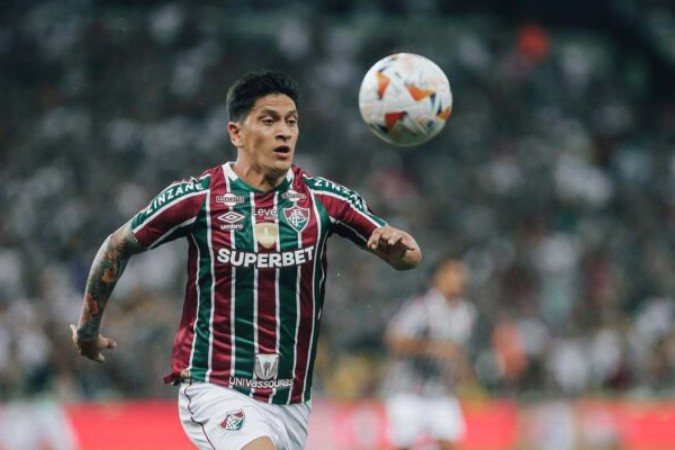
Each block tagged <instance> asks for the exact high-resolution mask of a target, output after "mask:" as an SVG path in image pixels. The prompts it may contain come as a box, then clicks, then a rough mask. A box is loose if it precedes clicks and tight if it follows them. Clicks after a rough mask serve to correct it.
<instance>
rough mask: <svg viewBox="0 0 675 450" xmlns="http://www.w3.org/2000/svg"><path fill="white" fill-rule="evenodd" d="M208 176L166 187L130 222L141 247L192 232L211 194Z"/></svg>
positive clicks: (157, 243) (159, 243) (155, 244)
mask: <svg viewBox="0 0 675 450" xmlns="http://www.w3.org/2000/svg"><path fill="white" fill-rule="evenodd" d="M209 181H210V179H209V177H202V178H187V179H184V180H179V181H176V182H174V183H172V184H170V185H169V186H167V187H166V188H165V189H164V190H163V191H162V192H160V193H159V194H158V195H157V196H156V197H155V198H153V199H152V200H151V201H150V203H149V204H148V206H147V207H146V208H145V209H143V210H141V211H140V212H139V213H138V214H136V215H135V216H134V217H133V218H132V219H131V230H132V232H133V233H134V235H135V236H136V239H138V242H140V243H141V244H142V245H144V246H146V247H148V248H153V247H157V246H159V245H161V244H163V243H165V242H169V241H172V240H174V239H176V238H178V237H181V236H185V235H187V234H188V233H189V232H190V229H191V227H192V225H193V224H194V223H195V221H196V220H197V217H198V215H199V212H200V210H201V209H202V207H203V205H204V202H205V199H206V197H207V194H208V188H209Z"/></svg>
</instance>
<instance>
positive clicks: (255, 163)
mask: <svg viewBox="0 0 675 450" xmlns="http://www.w3.org/2000/svg"><path fill="white" fill-rule="evenodd" d="M298 95H299V94H298V87H297V85H296V83H295V82H294V81H293V80H292V79H290V78H289V77H288V76H286V75H284V74H282V73H278V72H256V73H251V74H247V75H244V76H243V77H241V78H240V79H239V80H237V81H236V82H235V83H234V84H233V85H232V86H231V87H230V89H229V90H228V94H227V108H228V113H229V116H230V122H229V123H228V124H227V131H228V134H229V137H230V140H231V142H232V144H233V145H234V146H235V147H236V149H237V158H236V161H234V162H226V163H224V164H222V165H218V166H216V167H213V168H211V169H208V170H206V171H205V172H203V173H202V174H201V175H199V176H197V177H190V178H186V179H182V180H179V181H175V182H173V183H171V184H170V185H169V186H168V187H167V188H166V189H164V190H163V191H162V192H161V193H160V194H159V195H158V196H157V197H155V198H154V199H153V200H152V201H151V202H150V204H149V205H148V206H147V207H146V208H145V209H143V210H142V211H140V212H139V213H138V214H137V215H136V216H134V217H133V218H132V219H131V220H130V221H129V222H127V223H126V224H124V225H123V226H122V227H121V228H119V229H118V230H117V231H115V232H114V233H112V234H111V235H110V236H109V237H108V238H107V239H106V240H105V241H104V243H103V244H102V246H101V248H100V250H99V251H98V253H97V255H96V257H95V258H94V261H93V263H92V268H91V271H90V274H89V278H88V280H87V285H86V290H85V294H84V303H83V306H82V314H81V317H80V320H79V324H78V325H77V326H74V325H71V329H72V332H73V342H74V344H75V346H76V347H77V349H78V350H79V352H80V353H81V354H82V355H83V356H85V357H87V358H89V359H92V360H94V361H98V362H103V361H104V356H103V353H102V352H103V351H104V350H106V349H112V348H115V347H116V345H117V344H116V342H115V341H113V340H112V339H110V338H107V337H105V336H103V335H101V334H100V325H101V317H102V314H103V311H104V309H105V306H106V303H107V301H108V298H109V297H110V294H111V292H112V290H113V288H114V287H115V283H116V282H117V281H118V280H119V278H120V276H121V275H122V272H123V270H124V267H125V265H126V263H127V261H128V259H129V258H130V257H131V256H132V255H134V254H136V253H139V252H142V251H144V250H148V249H152V248H155V247H157V246H159V245H161V244H164V243H166V242H169V241H171V240H174V239H177V238H180V237H184V238H186V239H187V241H188V244H189V249H188V267H187V271H188V280H187V285H186V288H185V300H184V305H183V314H182V319H181V322H180V326H179V330H178V332H177V334H176V337H175V339H174V345H173V354H172V368H171V373H170V374H169V375H168V376H167V377H166V378H165V381H166V382H168V383H174V384H180V390H179V411H180V417H181V422H182V424H183V427H184V430H185V432H186V434H187V435H188V437H189V438H190V439H191V440H192V442H193V443H194V444H196V445H197V446H198V447H199V448H202V449H218V450H220V449H223V450H240V449H245V450H286V449H288V450H299V449H302V448H303V447H304V445H305V441H306V437H307V424H308V416H309V412H310V406H311V402H310V399H311V388H312V372H313V365H314V359H315V355H316V350H317V337H318V333H319V324H320V321H321V313H322V310H323V299H324V287H325V281H326V241H327V239H328V238H329V237H330V236H331V235H333V234H338V235H340V236H342V237H346V238H348V239H350V240H351V241H353V242H354V243H356V244H357V245H358V246H360V247H363V248H365V249H367V250H369V251H370V252H372V253H374V254H376V255H377V256H379V257H381V258H382V259H384V260H385V261H386V262H387V263H389V264H390V265H391V266H393V267H394V268H395V269H399V270H405V269H411V268H414V267H415V266H417V264H418V263H419V261H420V260H421V257H422V254H421V252H420V249H419V246H418V245H417V243H416V242H415V240H414V239H413V238H412V236H410V234H408V233H406V232H404V231H402V230H399V229H396V228H394V227H391V226H388V225H387V224H386V222H385V221H384V220H383V219H381V218H379V217H377V216H376V215H374V214H373V213H372V212H371V211H370V209H369V208H368V206H367V205H366V203H365V201H364V200H363V199H362V198H361V197H360V196H359V195H358V194H357V193H355V192H354V191H352V190H350V189H348V188H346V187H344V186H342V185H340V184H338V183H335V182H332V181H329V180H327V179H325V178H321V177H313V176H311V175H309V174H307V173H306V172H304V171H303V170H302V169H300V168H299V167H297V166H295V165H293V157H294V154H295V147H296V143H297V140H298V135H299V128H298V124H299V122H298V118H299V113H298V108H297V104H298Z"/></svg>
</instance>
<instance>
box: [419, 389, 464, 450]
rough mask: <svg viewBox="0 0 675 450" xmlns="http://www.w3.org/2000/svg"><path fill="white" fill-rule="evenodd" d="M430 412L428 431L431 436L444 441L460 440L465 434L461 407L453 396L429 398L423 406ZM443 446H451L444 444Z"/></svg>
mask: <svg viewBox="0 0 675 450" xmlns="http://www.w3.org/2000/svg"><path fill="white" fill-rule="evenodd" d="M425 409H427V411H428V412H429V413H430V414H428V416H427V417H428V419H429V422H428V423H429V425H428V429H429V433H430V434H431V435H432V437H433V438H434V439H435V440H437V441H441V442H444V443H452V442H457V441H459V440H461V439H462V438H463V437H464V435H465V434H466V424H465V422H464V414H463V413H462V408H461V406H460V404H459V401H457V399H456V398H454V397H438V398H434V399H430V400H429V402H428V406H427V407H426V408H425ZM444 448H452V446H448V445H445V446H444Z"/></svg>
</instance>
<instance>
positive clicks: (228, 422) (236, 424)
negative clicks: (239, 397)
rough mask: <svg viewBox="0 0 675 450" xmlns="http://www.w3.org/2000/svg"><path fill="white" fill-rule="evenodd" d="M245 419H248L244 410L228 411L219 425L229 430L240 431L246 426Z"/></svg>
mask: <svg viewBox="0 0 675 450" xmlns="http://www.w3.org/2000/svg"><path fill="white" fill-rule="evenodd" d="M244 420H246V415H245V414H244V411H243V410H241V409H237V410H235V411H228V412H227V414H226V415H225V418H224V419H223V421H222V422H220V423H219V424H218V426H219V427H220V428H222V429H223V430H227V431H239V430H241V428H242V427H243V426H244Z"/></svg>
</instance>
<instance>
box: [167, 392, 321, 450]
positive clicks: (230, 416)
mask: <svg viewBox="0 0 675 450" xmlns="http://www.w3.org/2000/svg"><path fill="white" fill-rule="evenodd" d="M178 409H179V413H180V420H181V423H182V425H183V429H184V430H185V433H186V434H187V436H188V437H189V438H190V440H191V441H192V442H193V443H194V444H195V445H196V446H197V447H198V448H200V449H207V450H240V449H241V448H242V447H244V446H245V445H246V444H248V443H250V442H251V441H254V440H255V439H258V438H260V437H264V436H267V437H269V438H270V439H271V440H272V442H274V445H276V447H277V449H278V450H302V449H304V448H305V441H306V440H307V424H308V422H309V412H310V409H311V408H310V405H309V404H307V403H299V404H294V405H272V404H269V403H263V402H260V401H258V400H255V399H253V398H251V397H249V396H247V395H244V394H242V393H241V392H238V391H235V390H234V389H230V388H227V387H223V386H218V385H215V384H210V383H200V382H192V383H191V384H188V383H185V384H182V385H181V387H180V391H179V394H178Z"/></svg>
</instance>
